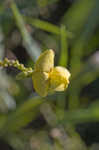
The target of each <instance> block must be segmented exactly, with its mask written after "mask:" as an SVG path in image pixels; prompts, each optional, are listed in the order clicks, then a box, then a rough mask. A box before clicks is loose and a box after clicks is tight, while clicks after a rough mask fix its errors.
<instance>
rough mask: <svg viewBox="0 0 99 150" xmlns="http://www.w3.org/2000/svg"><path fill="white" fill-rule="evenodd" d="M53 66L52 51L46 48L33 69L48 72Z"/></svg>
mask: <svg viewBox="0 0 99 150" xmlns="http://www.w3.org/2000/svg"><path fill="white" fill-rule="evenodd" d="M53 67H54V51H53V50H51V49H50V50H46V51H45V52H43V53H42V54H41V55H40V57H39V58H38V60H37V62H36V64H35V67H34V69H35V70H36V71H44V72H49V71H50V70H51V69H52V68H53Z"/></svg>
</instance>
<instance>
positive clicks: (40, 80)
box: [32, 71, 49, 97]
mask: <svg viewBox="0 0 99 150" xmlns="http://www.w3.org/2000/svg"><path fill="white" fill-rule="evenodd" d="M48 77H49V75H48V73H46V72H38V71H34V72H33V76H32V80H33V85H34V88H35V90H36V92H37V93H38V94H39V95H40V96H42V97H45V96H47V94H48V87H49V80H48Z"/></svg>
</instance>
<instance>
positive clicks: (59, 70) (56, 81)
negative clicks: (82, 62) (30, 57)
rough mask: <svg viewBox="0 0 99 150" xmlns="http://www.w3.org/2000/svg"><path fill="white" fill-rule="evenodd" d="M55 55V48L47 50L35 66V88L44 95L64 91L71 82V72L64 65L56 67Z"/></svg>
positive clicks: (33, 77)
mask: <svg viewBox="0 0 99 150" xmlns="http://www.w3.org/2000/svg"><path fill="white" fill-rule="evenodd" d="M54 56H55V54H54V51H53V50H46V51H45V52H43V53H42V54H41V55H40V56H39V58H38V60H37V62H36V64H35V66H34V72H33V75H32V80H33V85H34V89H35V91H36V92H37V93H38V94H39V95H40V96H42V97H45V96H47V95H48V94H51V93H54V92H55V91H64V90H65V89H66V88H67V87H68V84H69V77H70V72H69V71H68V70H67V69H66V68H64V67H60V66H57V67H54Z"/></svg>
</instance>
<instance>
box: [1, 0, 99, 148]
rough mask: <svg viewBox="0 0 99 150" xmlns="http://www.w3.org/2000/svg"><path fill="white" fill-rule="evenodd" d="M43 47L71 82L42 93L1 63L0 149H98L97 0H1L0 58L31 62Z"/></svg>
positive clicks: (11, 68) (98, 31)
mask: <svg viewBox="0 0 99 150" xmlns="http://www.w3.org/2000/svg"><path fill="white" fill-rule="evenodd" d="M47 49H53V50H54V51H55V65H57V66H58V65H60V66H64V67H66V68H68V69H69V70H70V72H71V78H70V85H69V87H68V89H67V90H66V91H65V92H59V93H55V94H53V95H49V96H47V97H46V98H41V97H40V96H39V95H37V93H36V92H35V90H34V88H33V84H32V79H31V78H26V79H23V80H16V75H17V74H18V73H19V72H20V71H19V70H17V69H16V68H14V67H8V68H0V149H2V150H99V123H98V122H99V50H98V49H99V0H0V60H3V59H4V58H5V57H7V58H9V59H11V60H12V59H13V60H16V59H18V60H19V62H20V63H23V64H24V65H25V66H26V67H32V68H33V66H34V64H35V61H36V60H37V58H38V57H39V55H40V54H41V52H43V51H44V50H47Z"/></svg>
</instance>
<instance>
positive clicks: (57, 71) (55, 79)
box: [49, 66, 70, 92]
mask: <svg viewBox="0 0 99 150" xmlns="http://www.w3.org/2000/svg"><path fill="white" fill-rule="evenodd" d="M69 77H70V72H69V71H68V70H67V69H66V68H64V67H59V66H58V67H55V68H53V69H52V71H51V72H50V76H49V78H50V85H49V87H50V88H49V92H53V91H64V90H65V89H66V88H67V87H68V84H69Z"/></svg>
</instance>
